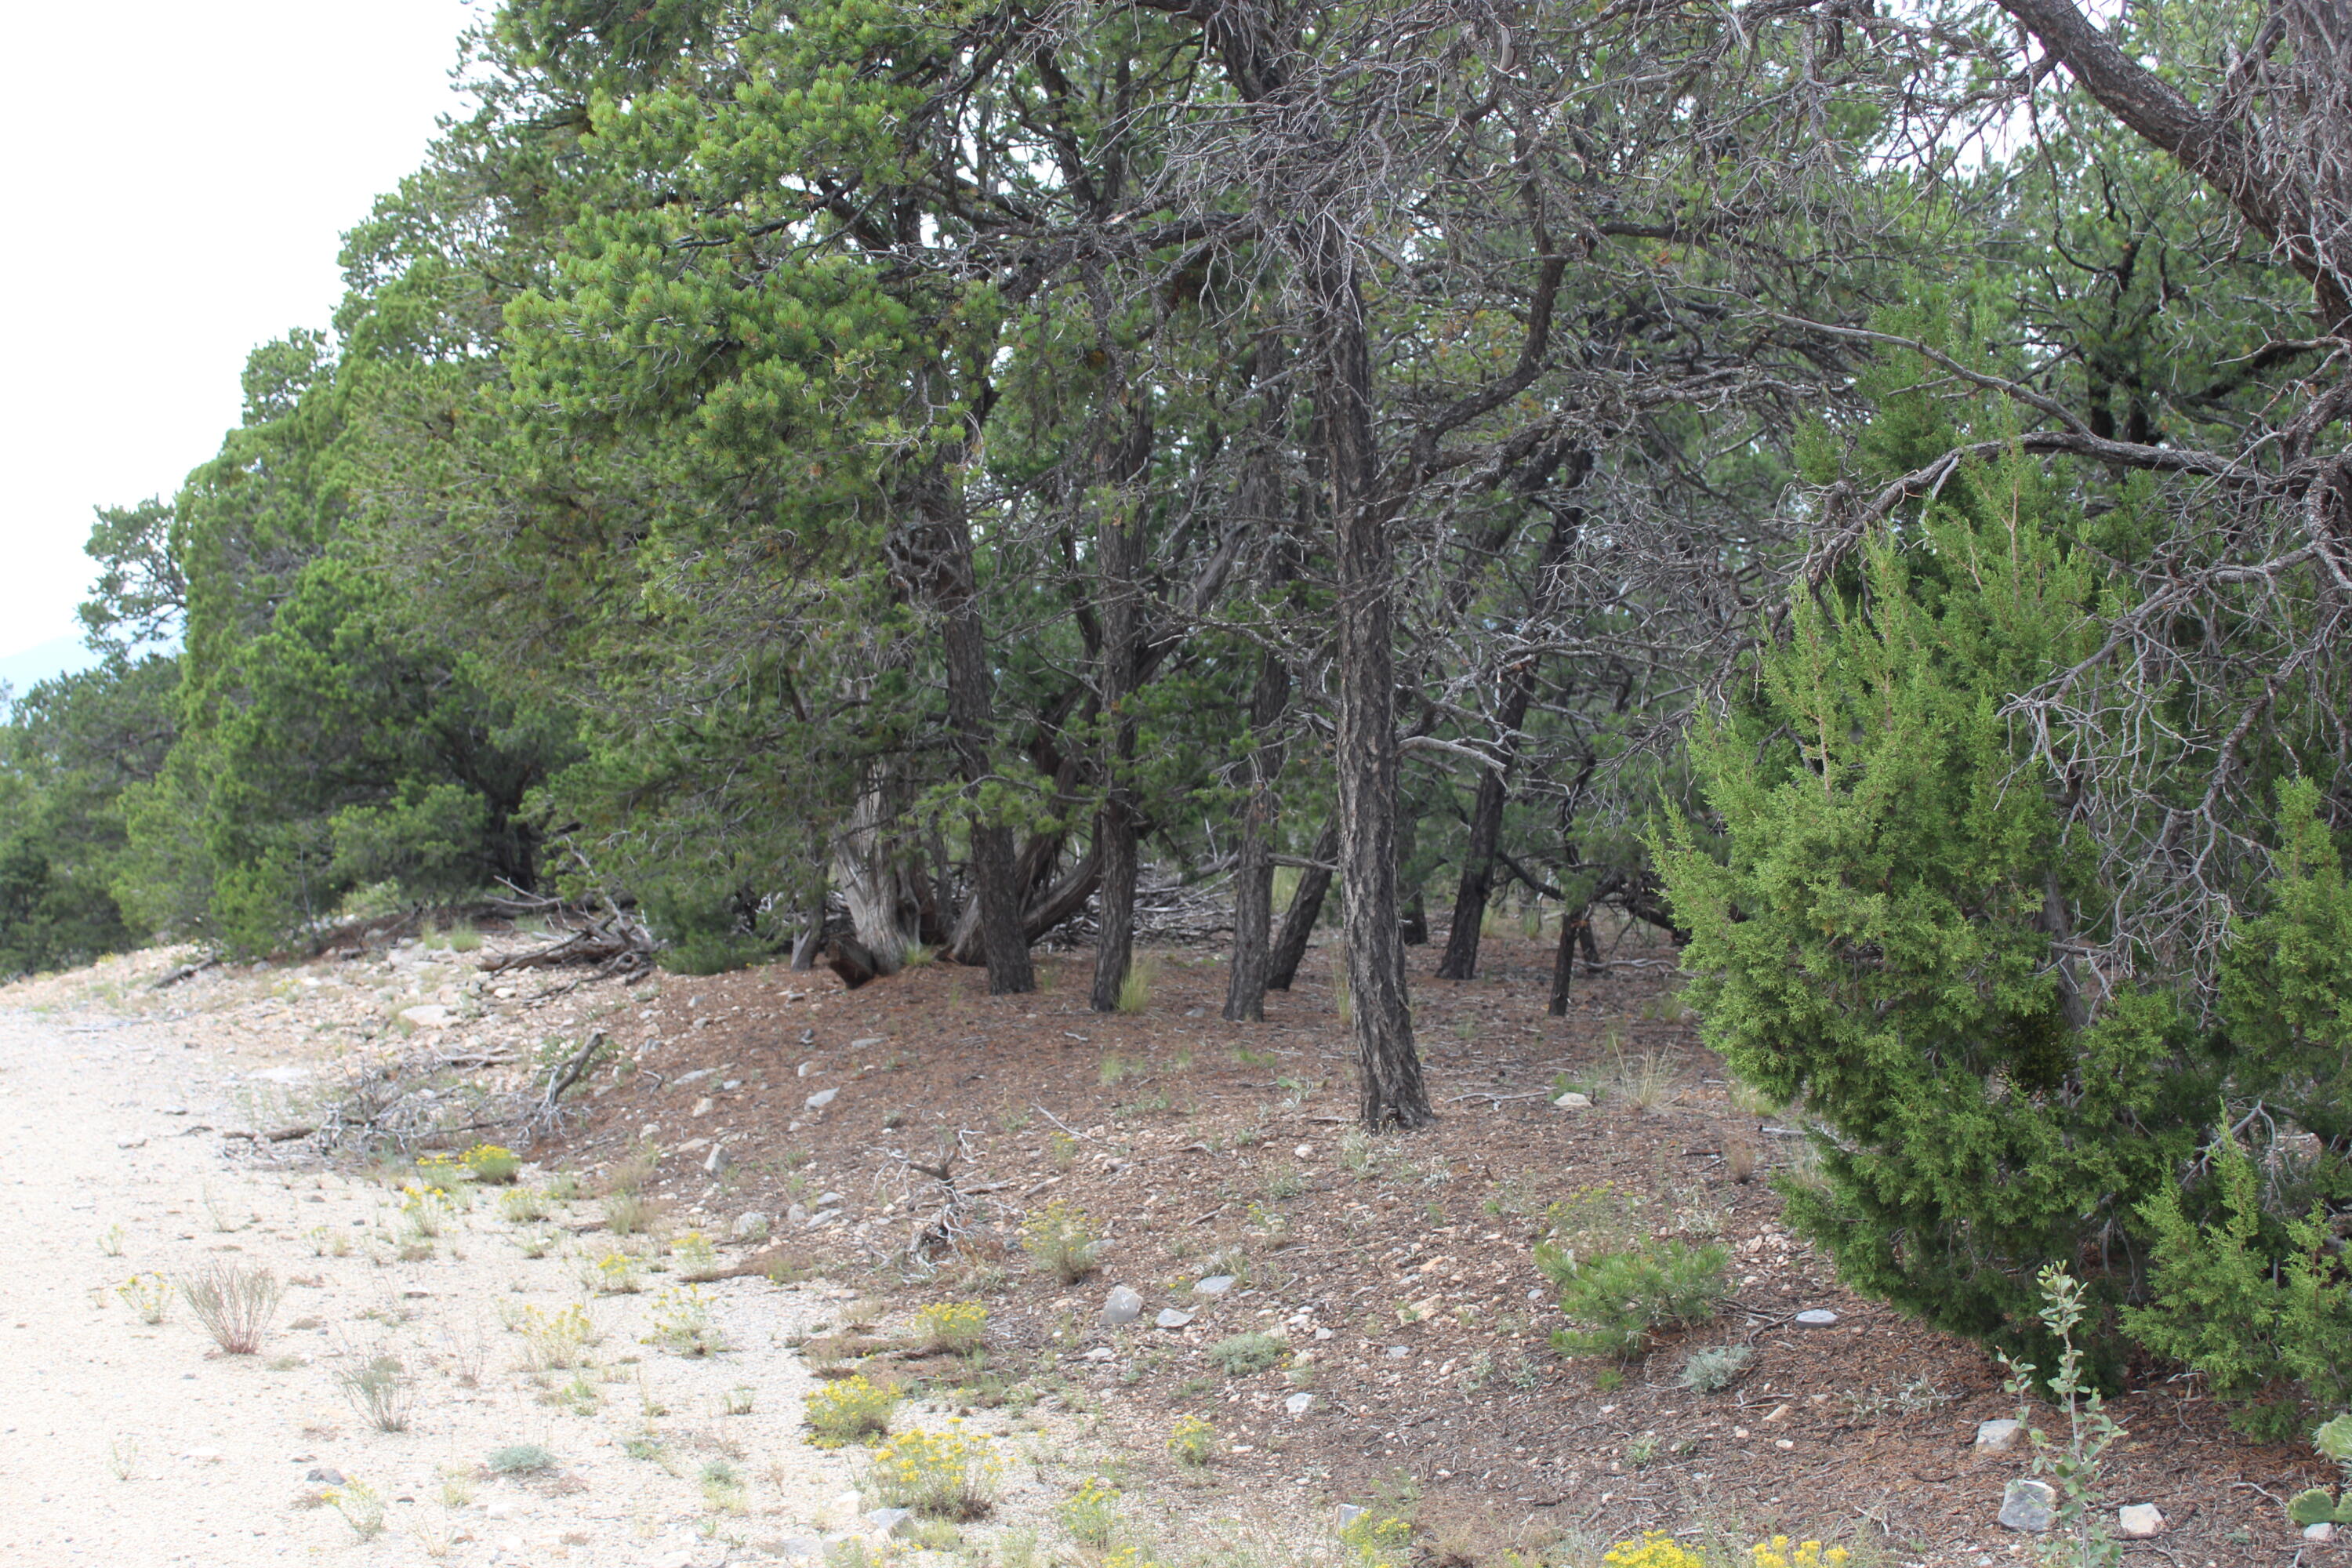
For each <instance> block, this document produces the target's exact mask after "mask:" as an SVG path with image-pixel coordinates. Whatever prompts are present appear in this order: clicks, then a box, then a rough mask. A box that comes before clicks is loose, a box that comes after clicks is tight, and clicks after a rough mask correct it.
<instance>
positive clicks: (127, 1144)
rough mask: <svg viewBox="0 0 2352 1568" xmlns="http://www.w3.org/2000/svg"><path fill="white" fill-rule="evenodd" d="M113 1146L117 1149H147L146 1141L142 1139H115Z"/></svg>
mask: <svg viewBox="0 0 2352 1568" xmlns="http://www.w3.org/2000/svg"><path fill="white" fill-rule="evenodd" d="M114 1146H115V1147H116V1148H118V1149H144V1148H145V1147H147V1140H145V1139H144V1138H117V1139H116V1140H115V1141H114Z"/></svg>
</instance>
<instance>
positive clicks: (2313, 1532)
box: [2303, 1523, 2336, 1542]
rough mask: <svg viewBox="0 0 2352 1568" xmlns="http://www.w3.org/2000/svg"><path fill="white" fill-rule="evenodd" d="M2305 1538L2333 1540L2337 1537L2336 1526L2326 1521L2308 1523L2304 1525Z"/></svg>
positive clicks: (2321, 1540)
mask: <svg viewBox="0 0 2352 1568" xmlns="http://www.w3.org/2000/svg"><path fill="white" fill-rule="evenodd" d="M2303 1538H2304V1539H2305V1541H2319V1542H2327V1541H2333V1540H2335V1539H2336V1527H2335V1526H2334V1525H2332V1524H2325V1523H2322V1524H2306V1525H2305V1526H2304V1527H2303Z"/></svg>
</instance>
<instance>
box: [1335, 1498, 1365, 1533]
mask: <svg viewBox="0 0 2352 1568" xmlns="http://www.w3.org/2000/svg"><path fill="white" fill-rule="evenodd" d="M1331 1511H1332V1514H1333V1521H1334V1522H1335V1523H1337V1524H1338V1525H1339V1528H1340V1529H1341V1530H1345V1529H1347V1528H1348V1527H1349V1525H1351V1524H1353V1523H1355V1522H1356V1521H1358V1520H1360V1519H1361V1518H1363V1517H1364V1510H1362V1509H1360V1508H1358V1507H1357V1506H1356V1505H1355V1504H1354V1503H1351V1502H1343V1503H1341V1504H1340V1505H1339V1507H1338V1508H1336V1509H1334V1510H1331Z"/></svg>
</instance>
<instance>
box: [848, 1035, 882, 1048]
mask: <svg viewBox="0 0 2352 1568" xmlns="http://www.w3.org/2000/svg"><path fill="white" fill-rule="evenodd" d="M882 1043H883V1040H882V1037H881V1036H879V1035H868V1036H866V1037H865V1038H863V1039H857V1040H852V1041H850V1042H849V1048H850V1049H851V1050H853V1051H862V1050H864V1049H865V1048H866V1047H868V1046H878V1045H881V1044H882Z"/></svg>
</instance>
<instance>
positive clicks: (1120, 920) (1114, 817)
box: [1087, 394, 1151, 1013]
mask: <svg viewBox="0 0 2352 1568" xmlns="http://www.w3.org/2000/svg"><path fill="white" fill-rule="evenodd" d="M1136 400H1137V405H1136V408H1135V411H1134V412H1133V414H1132V415H1131V416H1130V417H1129V419H1128V420H1127V421H1126V429H1125V430H1124V431H1123V432H1122V438H1121V440H1120V441H1119V442H1118V449H1117V450H1116V451H1115V452H1114V453H1112V454H1110V455H1109V456H1108V458H1107V461H1106V464H1105V466H1106V467H1107V468H1108V469H1109V470H1110V473H1109V476H1108V477H1109V478H1110V479H1111V480H1112V482H1113V484H1114V485H1115V486H1116V489H1115V491H1114V493H1113V494H1112V495H1111V496H1110V497H1109V499H1108V500H1106V501H1105V503H1104V506H1103V511H1102V517H1101V521H1100V525H1099V526H1098V527H1097V530H1096V540H1095V552H1096V556H1097V561H1098V571H1099V574H1100V579H1099V580H1100V584H1101V586H1100V588H1099V590H1098V591H1099V594H1100V596H1101V609H1100V613H1101V616H1102V633H1103V648H1102V705H1103V715H1104V718H1105V720H1106V721H1107V722H1108V724H1109V726H1110V746H1109V749H1108V756H1106V757H1105V759H1104V766H1103V798H1102V805H1101V807H1100V808H1099V809H1098V810H1097V812H1096V813H1095V847H1096V852H1097V859H1098V860H1099V861H1100V863H1101V867H1102V886H1101V889H1100V897H1099V900H1098V902H1097V908H1098V909H1099V910H1100V911H1101V912H1100V916H1099V918H1098V919H1097V922H1096V926H1095V979H1094V990H1093V993H1092V994H1091V995H1090V996H1089V997H1088V998H1087V1002H1088V1005H1091V1006H1092V1007H1093V1008H1094V1010H1095V1011H1096V1012H1097V1013H1116V1012H1117V1011H1118V994H1119V990H1120V988H1121V987H1122V986H1123V985H1124V984H1125V983H1126V981H1127V971H1128V966H1129V963H1131V962H1132V961H1133V958H1134V951H1133V950H1134V945H1135V877H1136V859H1137V846H1136V816H1137V808H1136V799H1135V790H1134V782H1133V779H1132V777H1131V776H1130V775H1131V772H1132V769H1133V765H1134V762H1135V715H1134V712H1133V704H1132V702H1131V699H1132V698H1133V697H1134V695H1135V689H1136V684H1137V677H1138V675H1139V673H1140V668H1141V664H1142V644H1143V602H1142V594H1143V587H1142V584H1141V582H1140V578H1141V575H1142V571H1143V526H1144V524H1143V516H1142V505H1143V498H1142V497H1141V496H1140V495H1139V493H1137V489H1136V487H1137V485H1138V483H1139V481H1140V480H1141V479H1142V478H1143V471H1144V468H1145V466H1146V465H1147V464H1148V463H1149V462H1150V455H1151V405H1150V397H1149V396H1148V395H1140V394H1139V395H1136Z"/></svg>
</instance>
